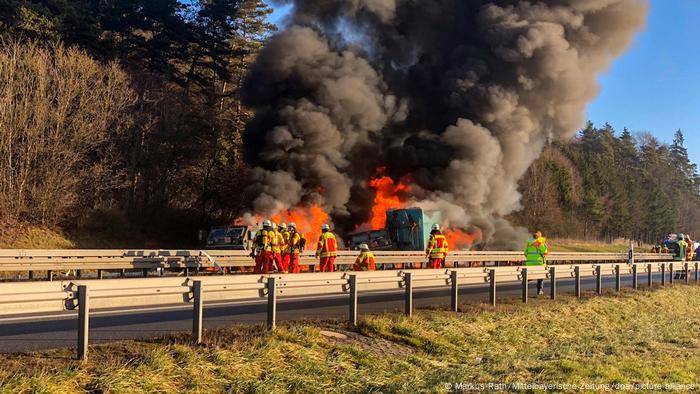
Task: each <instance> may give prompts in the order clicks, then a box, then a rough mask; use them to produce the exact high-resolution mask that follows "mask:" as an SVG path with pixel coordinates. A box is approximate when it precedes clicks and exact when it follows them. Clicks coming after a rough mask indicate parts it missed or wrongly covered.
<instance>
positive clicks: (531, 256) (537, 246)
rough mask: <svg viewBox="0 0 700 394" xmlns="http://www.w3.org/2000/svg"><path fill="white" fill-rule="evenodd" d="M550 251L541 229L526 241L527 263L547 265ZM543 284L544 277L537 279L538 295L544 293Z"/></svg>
mask: <svg viewBox="0 0 700 394" xmlns="http://www.w3.org/2000/svg"><path fill="white" fill-rule="evenodd" d="M548 253H549V249H548V248H547V240H546V239H545V238H544V237H543V236H542V232H541V231H539V230H538V231H535V232H534V233H533V234H532V238H530V239H528V240H527V242H526V243H525V265H526V266H546V265H547V254H548ZM543 285H544V279H537V294H538V295H540V294H544V290H543Z"/></svg>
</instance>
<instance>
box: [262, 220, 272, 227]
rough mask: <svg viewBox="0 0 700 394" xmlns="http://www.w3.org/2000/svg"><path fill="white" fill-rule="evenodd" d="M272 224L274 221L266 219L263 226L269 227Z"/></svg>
mask: <svg viewBox="0 0 700 394" xmlns="http://www.w3.org/2000/svg"><path fill="white" fill-rule="evenodd" d="M271 226H272V222H270V221H269V220H265V221H264V222H263V227H265V228H267V227H271Z"/></svg>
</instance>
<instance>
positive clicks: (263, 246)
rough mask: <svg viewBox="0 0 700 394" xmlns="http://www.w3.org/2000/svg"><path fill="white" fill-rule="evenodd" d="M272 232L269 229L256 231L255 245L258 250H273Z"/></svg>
mask: <svg viewBox="0 0 700 394" xmlns="http://www.w3.org/2000/svg"><path fill="white" fill-rule="evenodd" d="M270 233H271V232H270V231H267V230H258V232H257V233H255V241H254V242H253V246H254V247H255V250H256V251H257V252H269V251H271V250H272V248H271V246H270Z"/></svg>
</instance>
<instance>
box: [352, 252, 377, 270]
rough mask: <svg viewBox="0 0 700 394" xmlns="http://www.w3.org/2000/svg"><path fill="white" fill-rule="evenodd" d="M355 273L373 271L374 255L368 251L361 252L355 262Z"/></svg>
mask: <svg viewBox="0 0 700 394" xmlns="http://www.w3.org/2000/svg"><path fill="white" fill-rule="evenodd" d="M355 270H356V271H374V270H375V266H374V254H373V253H372V252H370V251H363V252H362V253H360V255H359V256H357V259H356V260H355Z"/></svg>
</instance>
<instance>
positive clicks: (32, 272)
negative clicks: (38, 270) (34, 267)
mask: <svg viewBox="0 0 700 394" xmlns="http://www.w3.org/2000/svg"><path fill="white" fill-rule="evenodd" d="M27 276H29V280H34V271H29V274H28V275H27Z"/></svg>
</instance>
